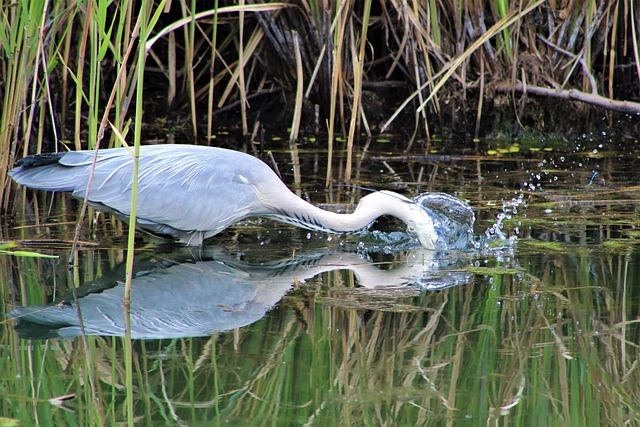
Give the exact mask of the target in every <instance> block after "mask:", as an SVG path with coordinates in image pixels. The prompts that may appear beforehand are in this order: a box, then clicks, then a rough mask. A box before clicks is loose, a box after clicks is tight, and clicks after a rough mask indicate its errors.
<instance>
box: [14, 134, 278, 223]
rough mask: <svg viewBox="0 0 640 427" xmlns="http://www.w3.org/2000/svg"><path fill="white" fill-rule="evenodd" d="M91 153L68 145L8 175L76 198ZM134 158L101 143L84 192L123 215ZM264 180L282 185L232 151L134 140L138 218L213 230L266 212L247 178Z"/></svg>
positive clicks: (255, 161) (257, 162)
mask: <svg viewBox="0 0 640 427" xmlns="http://www.w3.org/2000/svg"><path fill="white" fill-rule="evenodd" d="M92 158H93V152H91V151H86V152H70V153H67V154H65V155H64V156H63V157H62V158H61V159H60V161H59V163H56V164H51V165H46V166H42V167H37V168H25V169H24V170H23V171H18V170H16V169H14V172H12V173H13V175H12V176H13V178H14V179H15V180H16V181H18V182H19V183H22V184H25V185H27V186H29V187H33V188H40V189H46V190H53V191H72V193H73V195H74V196H76V197H81V198H82V197H84V195H85V193H86V187H87V181H88V178H89V173H90V170H91V163H92ZM133 164H134V162H133V157H132V156H131V154H130V153H129V151H128V150H126V149H112V150H102V151H100V152H99V155H98V161H97V163H96V168H95V172H94V177H93V182H92V185H91V191H90V194H89V200H90V201H91V202H93V203H99V204H101V205H104V206H106V207H108V208H110V209H113V210H115V211H117V212H119V213H121V214H123V215H127V216H128V215H130V213H131V190H132V185H131V183H132V174H133ZM269 180H272V181H273V182H274V185H282V186H283V187H284V184H282V182H281V181H280V180H279V179H278V178H277V177H276V176H275V174H274V173H273V172H272V171H271V169H270V168H269V167H268V166H267V165H266V164H264V163H263V162H262V161H260V160H258V159H256V158H255V157H252V156H249V155H246V154H243V153H240V152H237V151H231V150H224V149H212V148H209V147H198V146H188V145H184V146H183V145H159V146H145V147H141V151H140V168H139V178H138V202H137V212H136V214H137V217H138V220H139V222H140V224H141V225H142V226H144V225H145V223H147V224H160V225H166V226H169V227H171V228H173V229H176V230H183V231H202V232H205V233H206V235H213V234H216V233H217V232H219V231H221V230H223V229H224V228H226V227H228V226H229V225H231V224H233V223H234V222H236V221H238V220H240V219H242V218H246V217H247V216H250V215H260V214H268V213H269V212H268V211H266V210H265V208H264V207H263V206H262V205H261V204H260V203H259V201H258V200H257V198H256V195H255V191H254V185H255V184H256V183H257V182H258V181H261V182H264V181H269ZM285 188H286V187H285ZM150 228H152V227H150ZM152 229H153V228H152ZM170 234H171V233H170Z"/></svg>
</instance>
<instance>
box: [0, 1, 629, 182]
mask: <svg viewBox="0 0 640 427" xmlns="http://www.w3.org/2000/svg"><path fill="white" fill-rule="evenodd" d="M212 6H213V7H212V8H211V9H208V10H201V9H200V8H201V7H202V6H200V4H199V3H198V2H191V3H187V2H180V3H176V4H174V5H173V6H172V9H167V11H172V12H177V13H175V14H174V15H172V16H180V18H178V19H177V20H176V21H173V22H171V20H170V18H168V16H169V15H164V16H162V17H161V18H160V19H161V21H162V22H161V24H159V27H160V26H164V28H163V29H162V30H159V31H158V32H157V33H156V34H155V35H154V36H153V37H152V38H150V40H149V41H148V43H147V45H146V49H147V51H148V53H149V55H150V58H151V59H152V61H153V62H152V63H150V64H149V65H147V66H146V70H147V72H148V73H154V74H155V75H156V76H157V79H166V83H167V84H166V87H167V88H168V89H167V93H166V105H167V109H169V108H171V109H172V110H174V109H176V108H177V109H180V108H182V106H186V107H184V108H185V112H186V113H187V114H185V116H186V117H190V120H189V121H190V125H189V127H190V128H191V129H192V134H193V137H194V141H197V139H198V135H199V134H200V133H199V132H200V131H199V129H198V127H199V123H205V122H206V134H207V140H208V141H210V140H211V138H212V136H213V133H214V130H215V128H216V126H217V117H218V116H219V114H221V113H223V112H226V111H232V110H235V111H237V112H238V115H237V116H238V117H239V119H240V120H239V121H240V123H241V125H242V132H243V134H245V135H249V134H252V133H253V134H255V133H256V132H255V129H257V128H258V127H259V126H260V125H261V122H263V121H264V116H265V115H269V119H268V121H271V122H273V120H272V118H273V116H274V114H273V113H272V111H273V110H278V109H277V108H274V105H277V104H278V102H283V103H284V104H289V105H292V106H293V108H291V109H284V111H285V113H286V114H284V116H286V117H283V114H279V115H278V121H279V122H280V123H282V119H283V118H286V120H284V122H286V123H292V122H294V119H295V122H298V121H299V123H300V124H299V125H297V126H294V127H295V128H298V129H303V128H306V127H309V123H315V122H316V121H317V119H316V117H315V114H313V113H312V112H311V111H307V110H310V109H305V108H306V107H305V108H302V107H301V105H304V104H307V105H309V106H317V111H319V112H320V114H321V115H322V116H323V118H324V119H326V123H327V129H326V130H327V131H328V133H329V138H328V140H327V141H328V142H327V148H328V159H329V162H328V170H327V174H326V175H327V185H328V184H329V183H330V181H332V180H334V179H338V180H340V181H348V180H349V179H350V176H349V175H350V165H351V163H352V161H347V163H346V165H345V167H344V169H343V172H342V175H341V176H339V177H334V176H333V171H332V170H331V167H332V163H333V162H332V157H333V152H334V149H336V148H344V149H346V150H347V152H348V153H349V156H351V157H353V156H355V151H354V150H355V147H356V146H357V140H358V138H359V136H360V134H361V132H360V128H361V127H363V128H364V131H365V133H367V135H368V136H370V135H371V132H372V131H373V132H376V131H377V132H381V131H384V130H386V129H393V126H394V125H395V126H396V127H404V128H408V129H410V131H409V132H408V134H409V145H408V147H409V148H411V146H412V144H413V141H415V140H417V139H425V140H427V141H428V140H429V139H430V137H431V133H432V132H433V130H431V129H430V128H431V127H433V126H436V127H437V126H438V124H440V125H442V123H448V121H449V120H450V119H452V120H455V119H456V114H454V113H452V111H454V110H456V109H458V108H459V107H460V108H462V109H463V110H465V109H467V110H469V109H471V110H473V109H475V108H476V106H477V105H481V106H482V107H483V108H486V106H487V105H488V106H491V104H492V100H493V98H494V97H493V94H495V93H500V94H504V95H505V96H506V97H509V98H511V104H512V105H515V104H517V103H519V102H520V101H519V100H518V93H532V94H535V95H536V96H539V97H540V96H546V97H564V98H566V99H578V100H580V102H582V103H583V105H588V104H594V105H598V106H602V107H604V108H610V109H621V108H627V110H625V111H631V112H633V111H636V109H637V111H640V107H639V106H638V105H637V103H634V102H626V103H624V104H623V103H620V102H614V101H618V100H625V99H626V100H627V101H629V99H631V98H632V97H633V96H637V85H635V86H634V85H631V84H625V82H632V81H635V82H637V81H638V80H640V66H639V65H638V63H639V62H640V61H638V58H640V51H639V47H638V42H637V40H638V37H637V36H638V29H637V16H638V15H639V13H640V11H639V10H638V5H637V4H636V3H634V2H627V1H625V2H620V1H616V0H607V1H602V2H597V1H595V0H589V1H586V2H569V3H563V2H552V3H548V2H542V1H531V2H526V3H521V2H516V1H513V0H494V1H491V2H486V3H478V2H462V1H456V2H438V1H431V0H429V1H418V0H413V1H410V2H406V3H402V2H391V3H387V2H375V1H373V0H368V1H366V2H363V3H357V2H353V1H349V2H336V1H317V0H303V1H299V2H279V3H261V2H242V3H241V4H238V5H228V6H227V5H219V4H218V2H214V4H213V5H212ZM0 13H1V15H0V19H1V20H2V23H3V25H2V28H1V29H0V55H1V56H0V62H1V63H2V64H3V66H2V67H1V68H0V72H1V73H2V76H0V77H2V81H3V82H5V83H4V85H3V86H2V87H0V95H2V111H1V112H0V152H1V153H2V154H0V182H3V183H6V182H7V179H6V170H7V169H8V168H9V167H10V166H11V164H12V163H13V161H14V159H15V157H19V156H22V155H24V154H26V153H27V152H36V151H39V150H41V149H42V146H43V145H45V146H46V148H47V149H48V150H52V149H59V148H62V144H67V142H66V138H67V134H68V132H67V131H66V129H73V135H71V136H70V139H71V141H69V143H70V144H67V145H71V146H73V147H74V149H80V148H86V147H89V148H91V147H93V146H94V145H95V143H96V138H97V137H96V135H97V134H98V129H99V126H100V125H99V123H100V117H102V116H103V114H104V112H105V110H106V111H108V112H109V117H110V118H111V121H112V122H113V123H114V124H115V127H116V128H117V129H119V130H120V131H121V132H122V131H123V127H124V126H125V123H126V122H127V118H129V117H131V116H132V114H130V113H129V107H130V104H131V100H133V99H134V96H133V94H134V90H135V86H136V79H135V78H134V77H133V76H135V74H136V72H137V70H136V64H135V63H129V64H127V65H128V66H129V67H130V69H125V70H123V69H122V67H123V65H124V63H123V61H122V60H123V55H124V54H125V50H126V48H127V46H129V45H130V40H131V38H132V31H133V30H134V23H135V20H136V19H135V18H136V14H137V11H135V10H134V8H133V5H132V4H131V3H130V2H129V3H122V4H121V3H120V2H106V1H100V0H96V1H92V2H89V3H87V4H86V7H85V6H81V5H79V4H76V3H74V2H73V1H72V2H67V3H65V4H64V5H63V4H61V3H59V2H58V3H56V2H42V3H38V4H33V3H30V2H26V1H17V2H7V1H5V2H3V3H2V8H1V12H0ZM76 24H78V25H76ZM178 29H181V31H176V30H178ZM293 34H297V35H298V36H297V37H298V38H299V40H300V41H301V43H299V48H298V49H299V52H298V53H299V57H300V62H299V63H298V62H296V60H295V58H296V52H295V43H293V40H294V36H292V35H293ZM17 52H20V54H19V55H18V54H17ZM176 52H182V55H181V56H178V55H177V53H176ZM634 64H635V65H634ZM300 69H301V70H302V72H303V73H302V74H303V84H304V86H305V91H304V101H303V103H301V102H300V101H299V98H296V96H298V95H296V94H299V84H300V81H299V73H298V71H299V70H300ZM121 74H122V75H123V77H122V78H119V79H118V84H117V89H116V95H115V100H114V101H113V103H112V105H109V103H108V102H107V96H106V94H109V93H111V91H112V89H113V86H112V85H110V84H111V83H113V82H114V81H115V80H116V77H115V76H118V75H121ZM156 81H157V80H156ZM389 85H393V87H394V88H400V90H388V89H386V88H387V87H388V86H389ZM216 86H218V87H219V89H218V88H216ZM53 88H55V90H52V89H53ZM180 88H185V90H181V89H180ZM616 88H618V89H616ZM274 91H280V93H282V98H281V99H282V101H278V100H276V99H274V97H273V96H268V95H269V94H273V93H274ZM571 91H573V92H571ZM468 93H473V94H474V96H473V97H471V98H469V97H468V96H467V94H468ZM476 94H477V95H476ZM571 94H574V95H578V96H574V97H573V98H571V97H570V95H571ZM289 99H294V100H295V102H291V103H289V102H288V100H289ZM363 99H367V100H369V99H374V100H375V99H378V100H380V101H381V104H382V105H383V107H380V106H379V105H378V106H377V107H373V105H377V104H376V103H375V102H374V103H369V102H363ZM469 99H474V100H475V99H477V100H478V101H477V102H476V101H474V102H470V101H469ZM443 100H446V101H447V103H446V104H443V103H442V101H443ZM143 102H148V101H147V100H146V99H143ZM487 103H489V104H487ZM203 105H205V106H206V107H204V108H203V107H202V106H203ZM443 105H447V108H443ZM483 108H478V109H477V111H474V112H473V113H472V114H470V116H471V117H473V119H472V121H474V122H475V123H474V124H473V126H472V127H473V128H474V129H477V131H475V133H477V134H479V133H480V130H481V129H483V128H484V127H485V126H486V124H487V119H486V118H485V117H483V115H482V110H483ZM282 110H283V109H280V111H282ZM510 110H513V111H515V113H516V115H517V118H521V117H522V116H523V114H524V115H526V110H525V109H524V107H523V106H522V105H519V107H518V108H510ZM582 111H583V113H584V114H588V112H589V109H587V108H582ZM204 114H206V116H207V120H206V121H200V120H198V119H199V117H201V116H202V115H204ZM373 116H375V117H376V119H375V120H372V117H373ZM610 117H612V116H610ZM521 122H523V120H521ZM377 123H382V124H381V125H377ZM434 123H435V124H434ZM481 123H483V125H482V126H481ZM407 124H409V126H407ZM203 127H204V126H203ZM252 129H253V131H252ZM204 133H205V130H204V129H203V130H202V134H204ZM338 136H342V137H345V138H346V141H347V144H345V146H344V147H341V145H342V143H341V142H340V141H337V146H336V145H335V143H336V138H337V137H338ZM340 139H342V138H340ZM114 143H115V140H114V139H113V138H112V139H110V144H114ZM6 191H8V189H7V187H6V186H5V193H6Z"/></svg>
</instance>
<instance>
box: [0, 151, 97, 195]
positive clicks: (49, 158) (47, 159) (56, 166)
mask: <svg viewBox="0 0 640 427" xmlns="http://www.w3.org/2000/svg"><path fill="white" fill-rule="evenodd" d="M64 154H65V153H55V154H35V155H32V156H28V157H25V158H23V159H20V160H18V162H16V166H17V167H16V168H14V169H12V170H11V171H9V176H11V178H13V180H14V181H16V182H17V183H18V184H21V185H24V186H26V187H29V188H34V189H37V190H46V191H73V190H74V189H75V188H76V187H77V186H78V185H79V184H80V183H81V182H84V181H85V179H84V178H83V177H82V175H84V173H83V170H82V169H83V168H74V167H68V166H64V165H62V164H61V163H60V159H61V158H62V156H63V155H64Z"/></svg>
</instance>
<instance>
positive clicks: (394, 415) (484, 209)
mask: <svg viewBox="0 0 640 427" xmlns="http://www.w3.org/2000/svg"><path fill="white" fill-rule="evenodd" d="M531 144H532V146H531V147H528V146H526V145H525V144H524V143H521V144H520V145H513V144H511V143H509V144H506V145H504V146H501V145H500V143H498V142H496V141H483V142H482V143H479V144H478V145H477V147H476V149H475V150H471V149H466V150H460V149H451V148H450V147H449V148H448V146H449V145H450V142H439V143H434V144H433V145H432V147H431V148H432V149H431V150H430V151H429V153H428V155H426V156H425V153H424V151H416V152H414V153H413V155H412V156H405V157H399V156H395V155H392V154H390V153H392V152H396V153H397V152H400V151H399V150H398V148H397V147H396V146H395V145H393V142H372V143H371V144H370V145H367V146H366V147H363V146H360V147H359V148H358V151H357V156H356V159H355V161H354V172H353V175H352V176H353V180H352V183H353V184H354V185H355V186H357V188H354V187H345V186H337V185H336V186H334V187H332V188H330V189H329V190H327V189H325V188H324V186H323V184H324V172H325V165H324V162H325V157H326V154H325V153H323V152H321V151H319V150H315V147H314V146H313V145H301V146H300V147H301V149H300V150H297V151H293V152H292V151H290V150H284V149H279V150H275V149H274V150H273V155H274V159H275V161H276V162H277V164H278V169H279V171H280V172H281V173H282V174H283V177H284V178H283V179H284V180H285V182H287V183H288V184H289V185H290V186H291V187H292V188H295V187H296V184H295V183H296V182H299V184H298V185H297V190H298V192H299V193H300V194H301V195H302V196H303V197H304V198H306V199H308V200H310V201H311V202H313V203H315V204H319V205H323V206H324V207H326V208H327V209H331V210H335V211H348V210H349V209H352V208H353V207H354V206H355V204H356V203H357V200H358V199H359V198H360V197H361V196H363V195H364V194H366V191H365V190H364V189H361V187H369V188H376V189H388V190H393V191H397V192H400V193H402V194H404V195H406V196H408V197H413V196H416V195H418V194H420V193H423V192H427V191H439V192H446V193H449V194H453V195H455V196H456V197H459V198H461V199H463V200H466V201H468V202H469V204H470V205H471V206H472V208H473V210H474V212H475V215H476V218H477V221H476V226H475V233H476V234H477V235H478V236H498V237H504V238H503V239H498V238H495V237H494V238H492V242H493V243H492V245H490V246H489V247H484V248H482V249H480V250H477V251H471V252H448V253H434V252H430V251H423V250H420V249H419V248H418V247H416V246H415V242H413V241H412V240H411V238H410V237H409V236H407V235H406V234H405V233H404V229H403V225H402V224H400V223H398V222H396V221H392V220H389V219H383V220H381V221H379V222H378V223H376V224H375V225H374V227H373V230H372V232H371V233H368V234H367V235H356V236H335V235H326V234H322V233H316V232H308V231H306V230H299V229H295V228H292V227H291V226H288V225H286V224H279V223H275V222H271V221H268V220H251V221H245V222H243V223H241V224H239V225H238V226H236V227H233V228H231V229H229V230H227V231H225V232H224V233H222V234H221V235H219V236H217V237H215V238H213V239H212V240H211V241H210V242H209V244H208V245H207V246H206V247H205V248H202V249H199V250H193V249H191V250H190V249H188V248H185V247H181V246H176V245H173V244H168V243H166V242H161V241H158V240H155V239H152V238H148V237H145V236H140V239H139V241H138V247H137V252H136V270H137V272H138V274H137V276H136V277H135V278H134V281H133V289H132V305H131V329H132V336H133V380H132V383H133V387H132V389H130V390H128V389H127V388H126V386H125V384H126V381H125V356H124V348H125V347H126V346H125V338H123V335H124V325H125V323H124V316H123V312H122V311H123V310H122V302H121V301H122V295H123V281H124V260H125V257H126V252H125V246H126V226H125V225H123V224H122V223H121V222H119V221H117V220H115V219H113V218H111V217H110V216H108V215H104V214H99V213H97V212H96V211H93V210H91V211H90V212H89V215H88V218H87V220H86V221H85V224H86V226H85V227H84V229H83V232H82V236H81V241H82V245H81V247H80V249H79V250H78V251H77V253H76V254H75V255H76V256H75V258H74V262H73V265H72V266H71V267H70V268H68V260H69V258H70V255H71V252H70V245H69V241H70V240H72V236H73V232H74V230H75V224H76V221H77V218H78V213H79V203H78V202H77V201H75V200H73V199H71V198H69V197H68V196H65V195H51V194H46V193H42V192H32V191H24V190H18V191H16V192H14V196H13V197H12V204H11V214H10V215H7V216H6V217H5V218H4V221H3V230H2V232H3V234H4V236H3V239H4V240H5V241H8V240H19V241H21V242H22V244H23V246H24V247H22V248H20V249H22V250H29V251H34V252H38V253H41V254H49V255H56V256H58V258H57V259H45V258H32V257H17V256H2V258H0V277H1V285H2V296H3V304H2V308H1V310H2V313H1V314H2V316H3V318H5V319H7V315H8V314H9V313H10V312H13V315H14V316H15V315H18V316H19V317H18V319H19V320H18V321H16V320H15V319H7V320H6V321H5V322H4V323H3V324H2V328H1V329H0V342H1V345H2V352H0V364H1V366H2V369H1V372H2V389H1V391H0V393H1V395H2V399H0V408H1V409H0V414H1V415H2V416H4V417H6V418H7V419H5V420H2V421H0V424H2V423H4V422H8V423H11V422H16V423H20V424H21V425H105V424H106V425H113V424H116V423H122V422H125V421H126V419H127V418H126V417H127V416H126V398H127V397H128V396H129V397H131V396H132V397H133V401H134V413H135V424H136V425H216V424H226V425H243V426H245V425H265V424H269V425H278V426H285V425H323V426H324V425H426V424H429V425H433V424H448V425H467V424H468V425H489V424H496V423H499V424H518V425H560V424H562V425H624V424H630V425H638V424H640V387H638V384H639V383H640V372H639V369H640V368H639V366H638V365H639V363H638V362H639V343H640V326H639V324H640V322H639V321H638V319H640V317H639V316H640V277H639V275H640V263H639V261H640V260H639V256H638V245H637V242H638V241H639V240H638V239H639V238H640V228H639V227H638V226H639V224H640V221H639V217H638V214H639V212H638V211H639V206H640V204H639V201H640V186H639V185H638V182H639V178H640V173H638V169H637V158H638V154H639V153H638V152H637V151H636V150H635V146H634V144H632V143H631V142H627V143H624V142H623V141H620V140H616V139H615V138H608V139H606V140H605V139H603V138H598V139H592V138H590V137H586V138H584V140H581V141H578V142H574V143H572V144H570V145H569V147H570V149H568V150H563V149H559V148H558V147H557V146H556V147H553V146H552V145H551V142H548V141H547V142H546V143H543V142H541V141H533V142H532V143H531ZM564 146H566V143H565V144H564ZM418 148H419V147H418ZM449 149H450V150H451V152H455V153H456V155H455V156H449V155H447V150H449ZM344 163H345V156H344V153H340V152H339V153H338V154H337V157H336V159H335V161H334V170H335V171H336V172H335V173H336V176H337V175H338V174H340V173H342V171H343V170H344ZM298 164H299V166H300V168H299V170H300V173H297V171H298V168H297V165H298ZM292 171H295V172H296V173H295V174H294V173H293V172H292ZM74 293H75V294H76V297H77V298H78V301H80V302H79V305H80V308H81V310H80V314H81V315H82V318H83V320H84V322H83V324H82V325H83V327H82V326H81V323H80V322H79V321H78V314H79V311H78V310H77V306H76V304H74V303H73V301H74V296H73V295H74ZM22 307H28V308H22ZM15 309H19V310H18V311H14V310H15ZM29 320H31V322H30V321H29Z"/></svg>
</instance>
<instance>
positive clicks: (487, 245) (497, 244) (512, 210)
mask: <svg viewBox="0 0 640 427" xmlns="http://www.w3.org/2000/svg"><path fill="white" fill-rule="evenodd" d="M526 206H527V202H526V201H525V198H524V194H523V193H519V195H518V197H513V198H512V199H511V200H504V201H503V202H502V211H501V212H499V213H498V214H497V215H496V222H494V223H493V224H492V225H491V226H490V227H489V228H487V229H486V230H485V232H484V235H482V236H478V237H477V238H476V240H475V242H474V247H475V248H476V249H477V250H489V249H496V250H498V249H507V248H512V247H513V246H514V245H515V243H516V241H517V239H518V234H520V229H519V223H516V224H515V225H514V226H513V228H511V229H510V230H507V229H506V224H505V221H507V222H508V221H511V220H512V219H514V217H515V216H516V215H518V213H519V210H520V209H521V208H525V207H526Z"/></svg>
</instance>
